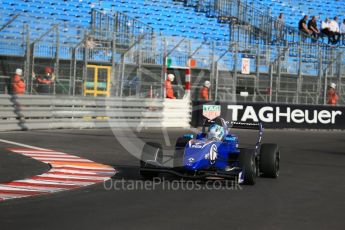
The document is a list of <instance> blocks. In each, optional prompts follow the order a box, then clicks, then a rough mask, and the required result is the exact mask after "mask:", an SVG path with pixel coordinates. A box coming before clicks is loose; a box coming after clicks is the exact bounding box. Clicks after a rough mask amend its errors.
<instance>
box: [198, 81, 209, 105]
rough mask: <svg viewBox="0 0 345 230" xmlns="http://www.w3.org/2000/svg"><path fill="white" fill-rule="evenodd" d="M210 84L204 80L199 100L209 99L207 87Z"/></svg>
mask: <svg viewBox="0 0 345 230" xmlns="http://www.w3.org/2000/svg"><path fill="white" fill-rule="evenodd" d="M210 86H211V82H209V81H205V83H204V86H203V87H202V88H201V90H200V100H203V101H208V100H209V92H208V91H209V88H210Z"/></svg>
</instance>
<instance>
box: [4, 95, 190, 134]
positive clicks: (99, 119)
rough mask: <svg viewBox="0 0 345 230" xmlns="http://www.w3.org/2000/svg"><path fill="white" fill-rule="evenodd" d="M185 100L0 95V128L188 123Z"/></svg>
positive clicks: (181, 125) (164, 125)
mask: <svg viewBox="0 0 345 230" xmlns="http://www.w3.org/2000/svg"><path fill="white" fill-rule="evenodd" d="M190 120H191V104H190V102H189V101H187V100H162V99H131V98H128V99H121V98H91V97H90V98H88V97H66V96H59V97H54V96H27V95H23V96H10V95H0V131H4V130H31V129H53V128H54V129H55V128H106V127H139V126H142V127H189V126H190Z"/></svg>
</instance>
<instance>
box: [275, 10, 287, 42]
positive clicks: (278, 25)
mask: <svg viewBox="0 0 345 230" xmlns="http://www.w3.org/2000/svg"><path fill="white" fill-rule="evenodd" d="M284 24H285V20H284V14H283V13H280V14H279V16H278V18H277V20H276V22H275V24H274V28H275V29H276V32H277V41H281V40H282V39H283V37H284V34H283V27H284Z"/></svg>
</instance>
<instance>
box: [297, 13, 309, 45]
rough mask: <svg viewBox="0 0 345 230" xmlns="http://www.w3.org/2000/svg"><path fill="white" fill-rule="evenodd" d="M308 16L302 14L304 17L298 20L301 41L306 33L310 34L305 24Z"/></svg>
mask: <svg viewBox="0 0 345 230" xmlns="http://www.w3.org/2000/svg"><path fill="white" fill-rule="evenodd" d="M308 18H309V16H308V15H304V17H303V18H302V19H301V20H300V21H299V22H298V30H299V31H300V32H301V37H302V41H304V40H305V37H306V36H307V35H311V33H312V32H311V31H310V30H309V29H308V26H307V21H308Z"/></svg>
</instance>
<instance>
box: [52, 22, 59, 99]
mask: <svg viewBox="0 0 345 230" xmlns="http://www.w3.org/2000/svg"><path fill="white" fill-rule="evenodd" d="M59 28H60V27H59V26H56V28H55V31H56V51H55V66H54V69H55V70H54V73H55V77H56V78H55V82H54V85H53V87H54V88H53V94H54V95H55V94H56V83H57V82H58V79H59V70H60V31H59Z"/></svg>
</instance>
